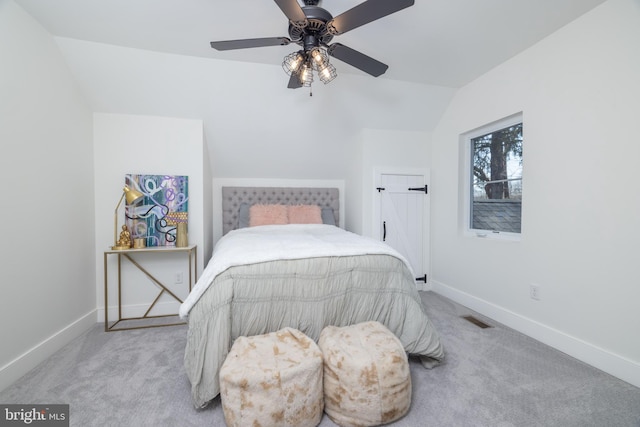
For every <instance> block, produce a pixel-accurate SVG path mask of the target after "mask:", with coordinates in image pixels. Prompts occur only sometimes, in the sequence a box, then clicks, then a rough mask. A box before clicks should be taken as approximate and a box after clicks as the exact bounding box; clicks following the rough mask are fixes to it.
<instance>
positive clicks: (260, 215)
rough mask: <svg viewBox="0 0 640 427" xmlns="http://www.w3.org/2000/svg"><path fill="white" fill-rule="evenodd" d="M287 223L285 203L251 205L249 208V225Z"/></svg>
mask: <svg viewBox="0 0 640 427" xmlns="http://www.w3.org/2000/svg"><path fill="white" fill-rule="evenodd" d="M286 223H287V207H286V206H285V205H253V206H251V207H250V208H249V227H255V226H256V225H272V224H286Z"/></svg>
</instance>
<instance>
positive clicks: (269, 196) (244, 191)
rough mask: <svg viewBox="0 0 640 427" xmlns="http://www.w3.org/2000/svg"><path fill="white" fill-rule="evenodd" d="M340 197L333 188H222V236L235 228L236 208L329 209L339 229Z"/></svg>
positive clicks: (236, 220)
mask: <svg viewBox="0 0 640 427" xmlns="http://www.w3.org/2000/svg"><path fill="white" fill-rule="evenodd" d="M339 196H340V194H339V191H338V189H337V188H302V187H301V188H298V187H222V234H227V233H228V232H229V231H231V230H235V229H236V228H238V217H239V211H240V205H241V204H242V203H248V204H249V205H255V204H258V203H261V204H282V205H318V206H320V207H321V208H332V209H333V215H334V218H335V223H336V225H337V226H339V225H340V224H339V220H340V198H339Z"/></svg>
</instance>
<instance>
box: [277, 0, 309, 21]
mask: <svg viewBox="0 0 640 427" xmlns="http://www.w3.org/2000/svg"><path fill="white" fill-rule="evenodd" d="M274 1H275V2H276V4H277V5H278V7H279V8H280V9H281V10H282V12H283V13H284V14H285V15H286V16H287V19H289V22H291V24H292V25H294V26H296V27H298V28H304V27H306V26H307V23H308V21H307V16H306V15H305V14H304V11H303V10H302V7H300V4H299V3H298V0H274Z"/></svg>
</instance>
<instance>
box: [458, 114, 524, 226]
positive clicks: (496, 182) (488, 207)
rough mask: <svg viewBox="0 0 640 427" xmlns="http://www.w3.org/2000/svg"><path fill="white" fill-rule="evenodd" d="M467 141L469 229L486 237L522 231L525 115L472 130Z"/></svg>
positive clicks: (467, 135) (465, 138) (518, 115)
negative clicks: (523, 122)
mask: <svg viewBox="0 0 640 427" xmlns="http://www.w3.org/2000/svg"><path fill="white" fill-rule="evenodd" d="M463 141H464V142H465V145H466V146H467V148H466V150H465V151H466V152H467V153H468V154H469V156H468V157H467V159H468V161H467V164H466V168H467V173H468V176H469V180H468V181H466V182H467V183H468V188H467V189H466V191H465V193H467V194H468V196H469V197H468V198H467V200H468V201H469V203H468V205H467V210H468V222H467V227H468V230H469V231H471V232H473V233H475V234H476V235H478V236H482V237H484V236H487V235H489V233H491V234H492V235H500V234H507V235H509V234H513V235H517V234H520V231H521V216H522V141H523V137H522V114H517V115H515V116H511V117H508V118H506V119H503V120H500V121H498V122H495V123H492V124H490V125H487V126H483V127H482V128H480V129H477V130H475V131H472V132H469V133H467V134H466V135H465V136H464V138H463ZM466 216H467V215H465V217H466Z"/></svg>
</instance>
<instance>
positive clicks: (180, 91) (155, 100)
mask: <svg viewBox="0 0 640 427" xmlns="http://www.w3.org/2000/svg"><path fill="white" fill-rule="evenodd" d="M56 40H57V42H58V45H59V46H60V49H61V51H62V52H63V54H64V55H65V58H66V59H67V61H68V63H69V67H70V68H71V69H72V70H73V73H74V74H75V75H76V76H77V78H78V81H79V83H80V85H81V86H82V88H83V90H84V92H85V93H86V94H87V97H88V99H89V101H90V102H91V105H92V107H93V108H94V110H95V111H100V112H105V113H116V114H148V115H154V116H166V117H183V118H192V119H199V120H202V121H203V124H204V130H205V135H206V140H207V145H208V147H209V153H210V154H211V169H212V172H213V175H214V176H216V177H224V178H232V177H234V178H268V179H345V177H346V176H347V175H349V174H350V173H351V169H352V167H353V162H354V160H355V159H354V157H353V153H354V150H357V149H358V147H356V144H357V143H358V138H359V134H360V132H361V131H362V129H365V128H369V129H389V130H402V131H416V132H423V131H428V132H431V131H432V130H433V128H434V127H435V125H436V123H437V122H438V120H439V119H440V117H441V115H442V113H443V111H444V109H445V108H446V106H447V104H448V102H449V101H450V99H451V97H452V95H453V93H454V92H455V90H454V89H451V88H444V87H438V86H427V85H420V84H411V83H406V82H400V81H393V80H390V79H388V78H384V77H381V78H373V77H371V76H357V75H349V74H346V73H342V74H339V76H338V78H336V79H335V80H334V81H332V82H331V83H330V84H328V85H326V86H325V85H323V84H322V83H319V84H314V85H313V96H309V91H308V90H307V89H298V90H291V89H287V88H286V85H287V81H288V77H287V75H286V74H285V73H284V72H283V71H282V67H280V66H277V65H265V64H256V63H247V62H232V61H223V60H214V59H208V58H195V57H188V56H181V55H172V54H166V53H159V52H151V51H145V50H140V49H128V48H123V47H118V46H110V45H104V44H100V43H93V42H86V41H79V40H73V39H67V38H57V39H56ZM269 49H273V55H278V56H279V55H281V54H282V56H284V55H285V54H287V53H289V52H290V47H286V46H284V47H282V48H280V47H272V48H269ZM341 66H342V67H348V65H347V64H343V65H341ZM338 72H339V73H340V70H338Z"/></svg>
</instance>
